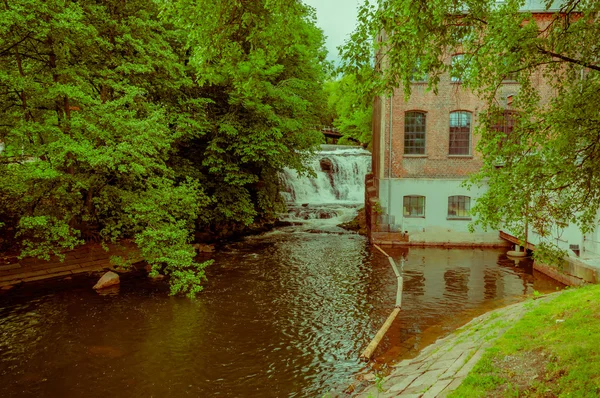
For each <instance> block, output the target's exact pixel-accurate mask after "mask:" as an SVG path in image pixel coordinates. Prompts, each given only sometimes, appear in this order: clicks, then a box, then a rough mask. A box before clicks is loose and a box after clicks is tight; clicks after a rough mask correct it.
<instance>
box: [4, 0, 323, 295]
mask: <svg viewBox="0 0 600 398" xmlns="http://www.w3.org/2000/svg"><path fill="white" fill-rule="evenodd" d="M242 3H244V4H242ZM242 3H240V2H239V1H226V2H217V3H215V2H208V1H199V2H189V1H185V0H181V1H173V2H164V1H159V0H155V1H142V0H133V1H127V2H122V1H117V0H108V1H103V2H96V1H91V0H84V1H78V2H70V1H65V0H49V1H45V2H41V1H34V0H15V1H11V2H7V3H6V4H5V5H4V6H3V7H2V9H1V11H0V86H1V87H2V89H1V90H0V109H1V110H0V114H1V119H2V123H1V124H0V142H3V143H4V144H5V150H4V151H3V152H2V153H1V154H0V203H2V205H1V206H0V224H2V225H3V228H4V229H3V231H12V232H7V234H6V235H7V238H10V239H7V240H5V241H3V242H0V243H2V244H4V245H5V246H4V249H6V248H8V247H13V246H16V247H20V248H21V255H22V256H26V255H27V256H30V255H33V256H38V257H42V258H47V257H48V256H49V255H51V254H60V253H61V252H62V251H64V250H66V249H70V248H73V247H74V246H76V245H79V244H81V243H82V242H83V241H90V240H94V241H100V242H116V241H118V240H120V239H133V240H135V242H136V243H137V245H138V246H139V248H140V251H141V253H142V255H143V257H144V259H145V260H146V261H147V262H148V263H149V264H151V265H152V269H153V271H152V272H153V273H158V272H163V273H165V274H168V275H170V276H171V283H172V293H174V294H175V293H184V294H189V295H191V296H193V295H194V294H195V293H197V292H199V291H200V289H201V285H200V282H201V281H202V280H203V279H204V271H203V270H204V267H205V266H206V265H207V264H208V263H204V264H197V263H196V262H195V260H194V257H195V252H194V250H193V248H192V247H191V245H190V243H191V240H192V237H193V232H195V231H196V230H197V229H198V228H201V229H209V230H211V229H212V230H213V231H218V230H220V229H222V228H224V227H225V226H233V228H238V229H240V228H243V227H244V226H247V225H251V224H253V223H256V222H260V221H261V220H272V219H273V218H274V217H275V214H276V213H277V212H279V211H280V210H281V209H282V200H281V198H280V195H279V180H278V175H277V173H278V171H279V170H281V169H282V168H283V167H293V168H296V169H299V170H302V169H303V167H304V166H303V155H302V153H304V152H306V151H309V150H310V149H311V148H312V147H313V146H314V145H315V144H316V143H318V142H319V139H320V135H319V133H318V131H316V130H315V129H314V127H313V126H315V125H317V124H318V123H317V121H318V120H319V118H320V111H318V109H319V108H324V106H321V104H324V103H325V100H326V99H325V96H324V94H323V92H322V89H321V87H322V83H323V80H324V76H325V64H324V63H323V60H324V58H325V53H324V50H323V46H322V45H323V35H322V32H321V31H320V30H318V29H317V28H316V27H315V25H314V12H313V11H312V10H311V9H309V8H307V7H306V6H304V5H303V4H302V3H299V2H296V1H285V0H279V1H267V0H264V1H247V2H242ZM198 21H202V23H198ZM0 249H2V248H0ZM121 260H122V259H116V258H115V261H116V262H117V263H119V264H121V262H122V261H121ZM121 265H123V264H121Z"/></svg>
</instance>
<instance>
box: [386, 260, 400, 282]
mask: <svg viewBox="0 0 600 398" xmlns="http://www.w3.org/2000/svg"><path fill="white" fill-rule="evenodd" d="M388 260H389V261H390V265H391V266H392V269H393V270H394V274H395V275H396V278H400V272H399V271H398V267H396V263H395V262H394V259H393V258H391V257H388Z"/></svg>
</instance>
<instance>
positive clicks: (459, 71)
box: [450, 54, 467, 83]
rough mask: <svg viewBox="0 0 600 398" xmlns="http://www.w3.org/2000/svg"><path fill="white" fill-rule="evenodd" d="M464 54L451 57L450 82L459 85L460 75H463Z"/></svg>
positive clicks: (464, 67) (464, 68)
mask: <svg viewBox="0 0 600 398" xmlns="http://www.w3.org/2000/svg"><path fill="white" fill-rule="evenodd" d="M466 69H467V67H466V66H465V54H456V55H453V56H452V67H451V68H450V81H451V82H452V83H460V81H461V80H462V75H463V74H464V73H465V71H466Z"/></svg>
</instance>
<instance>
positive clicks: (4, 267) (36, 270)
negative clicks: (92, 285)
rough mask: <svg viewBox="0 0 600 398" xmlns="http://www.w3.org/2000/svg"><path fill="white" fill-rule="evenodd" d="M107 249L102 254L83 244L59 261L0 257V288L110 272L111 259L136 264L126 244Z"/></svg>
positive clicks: (135, 256)
mask: <svg viewBox="0 0 600 398" xmlns="http://www.w3.org/2000/svg"><path fill="white" fill-rule="evenodd" d="M108 249H109V250H108V251H105V250H104V248H103V247H102V245H100V244H86V245H83V246H81V247H79V248H77V249H75V250H72V251H69V252H66V253H64V258H63V259H62V261H61V259H60V258H59V257H58V256H52V257H51V258H50V260H48V261H46V260H40V259H36V258H30V257H28V258H24V259H21V260H19V259H18V258H17V257H16V256H5V257H0V288H4V289H7V288H8V287H9V286H15V285H18V284H21V283H24V282H34V281H40V280H44V279H51V278H59V277H68V276H71V275H74V274H81V273H85V272H94V271H102V270H104V269H109V268H112V265H111V263H110V257H111V256H123V257H125V258H128V259H129V260H130V261H131V262H137V261H139V258H138V257H139V254H138V253H139V252H138V250H137V249H136V248H135V247H134V246H133V245H132V244H130V243H128V242H122V243H120V244H119V245H112V244H111V245H108Z"/></svg>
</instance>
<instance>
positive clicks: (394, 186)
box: [379, 178, 501, 243]
mask: <svg viewBox="0 0 600 398" xmlns="http://www.w3.org/2000/svg"><path fill="white" fill-rule="evenodd" d="M463 181H464V179H461V178H455V179H441V178H393V179H391V180H390V179H382V180H381V181H380V187H379V189H380V191H379V192H380V193H379V199H380V203H381V206H382V207H383V208H384V209H385V212H384V213H385V214H391V216H393V219H394V221H393V224H395V225H396V226H397V228H398V230H399V231H408V233H409V236H410V237H411V238H410V241H412V242H415V241H417V242H420V241H423V242H456V243H459V242H460V243H499V242H501V240H500V239H499V237H498V231H489V232H484V231H483V230H481V229H477V228H476V230H475V233H470V232H469V224H470V221H471V220H468V219H464V220H462V219H461V220H456V219H450V218H449V217H448V197H449V196H455V195H461V196H469V197H470V198H471V208H472V207H473V206H474V205H475V201H476V200H477V198H478V197H480V196H481V195H482V194H483V192H485V188H476V187H473V188H471V190H469V189H467V188H466V187H463V186H462V183H463ZM390 186H391V196H390V195H389V193H390V191H389V187H390ZM412 195H419V196H424V197H425V217H405V216H404V215H403V203H404V196H412ZM388 203H391V206H388Z"/></svg>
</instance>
